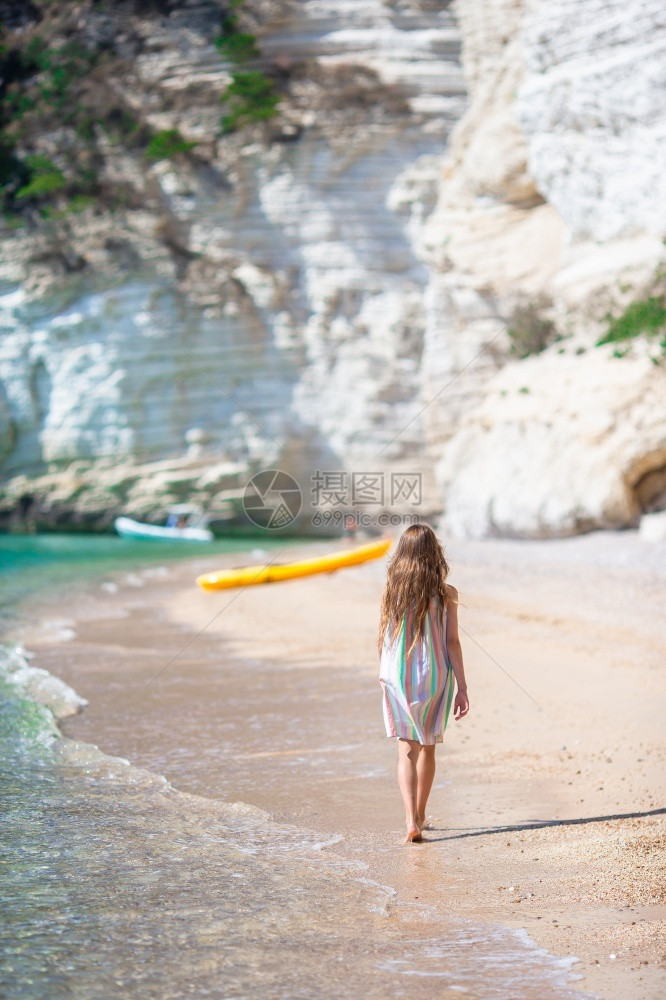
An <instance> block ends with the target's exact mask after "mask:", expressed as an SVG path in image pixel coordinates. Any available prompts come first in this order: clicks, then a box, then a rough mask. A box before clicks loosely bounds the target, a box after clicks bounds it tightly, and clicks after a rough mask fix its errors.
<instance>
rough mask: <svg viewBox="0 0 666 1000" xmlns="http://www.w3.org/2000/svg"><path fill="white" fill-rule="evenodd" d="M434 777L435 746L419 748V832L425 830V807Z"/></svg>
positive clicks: (417, 810) (417, 822) (417, 790)
mask: <svg viewBox="0 0 666 1000" xmlns="http://www.w3.org/2000/svg"><path fill="white" fill-rule="evenodd" d="M434 777H435V744H434V743H433V744H432V745H426V746H422V747H421V752H420V754H419V757H418V760H417V762H416V816H415V819H416V824H417V826H418V828H419V830H423V829H425V824H426V806H427V804H428V796H429V795H430V789H431V788H432V783H433V779H434Z"/></svg>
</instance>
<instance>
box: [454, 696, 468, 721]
mask: <svg viewBox="0 0 666 1000" xmlns="http://www.w3.org/2000/svg"><path fill="white" fill-rule="evenodd" d="M468 712H469V698H468V697H467V691H466V690H464V691H461V690H460V689H458V691H457V692H456V700H455V702H454V703H453V718H454V719H456V721H457V720H458V719H462V718H463V716H465V715H467V713H468Z"/></svg>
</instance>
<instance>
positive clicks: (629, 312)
mask: <svg viewBox="0 0 666 1000" xmlns="http://www.w3.org/2000/svg"><path fill="white" fill-rule="evenodd" d="M604 318H605V319H606V321H607V322H608V329H607V331H606V333H605V334H604V335H603V337H601V338H600V339H599V340H598V341H597V347H601V345H602V344H615V343H618V342H619V341H623V340H633V338H634V337H638V336H639V335H640V334H642V333H644V334H647V336H648V337H652V336H654V335H655V334H657V333H661V332H662V331H663V332H664V334H665V335H666V296H664V295H650V296H648V298H646V299H642V300H641V301H639V302H631V303H630V304H629V305H628V306H627V308H626V309H625V310H624V312H623V313H621V314H620V315H619V316H618V317H617V318H615V319H613V318H612V317H611V316H610V314H607V315H606V316H605V317H604Z"/></svg>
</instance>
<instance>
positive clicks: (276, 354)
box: [0, 0, 666, 536]
mask: <svg viewBox="0 0 666 1000" xmlns="http://www.w3.org/2000/svg"><path fill="white" fill-rule="evenodd" d="M8 6H9V7H10V8H11V7H12V5H8ZM19 6H20V10H21V12H20V13H16V12H14V13H13V14H11V11H10V14H11V16H8V17H7V19H6V24H7V30H6V32H5V36H4V39H3V40H4V44H5V70H4V71H3V72H4V76H5V90H4V95H5V104H7V100H9V102H10V103H9V111H6V112H5V119H6V124H7V134H8V135H9V137H10V141H11V148H10V154H11V157H12V158H13V159H12V162H13V163H14V164H16V163H18V165H19V166H18V167H15V169H14V173H15V175H16V176H15V177H12V174H11V171H5V221H4V224H3V227H4V231H3V250H2V259H1V262H0V281H1V282H2V286H1V291H0V310H1V318H0V324H1V325H2V339H1V341H0V451H1V452H2V457H3V476H4V479H5V482H4V486H3V487H2V490H3V500H2V504H3V508H4V511H5V515H4V516H5V518H7V517H10V516H11V511H13V510H14V509H15V508H16V504H17V503H18V502H19V499H20V497H21V496H23V497H26V496H29V497H34V498H36V500H37V501H38V505H39V512H40V513H39V516H40V518H41V519H42V522H43V523H60V524H72V523H79V524H82V525H89V526H102V525H105V524H108V523H109V521H110V519H111V518H112V516H113V515H114V514H115V513H118V512H120V511H124V512H128V513H131V514H135V515H140V516H149V517H150V516H158V514H159V513H160V511H161V510H162V508H163V505H164V503H165V502H168V501H170V500H174V501H175V500H179V499H183V498H185V497H195V496H196V497H199V498H201V499H202V500H204V501H205V502H207V503H213V505H214V504H215V498H216V497H218V496H219V495H220V492H221V491H222V492H224V491H225V490H227V489H228V488H230V487H237V486H238V485H239V484H242V483H243V482H244V481H245V480H246V479H247V477H248V475H249V474H251V473H252V472H254V471H256V470H258V469H261V468H271V467H273V468H276V467H277V468H281V469H285V470H286V471H288V472H290V473H292V474H293V475H295V476H296V478H297V479H298V480H299V482H300V483H301V486H302V488H303V491H304V493H305V494H306V496H307V495H308V494H309V492H310V489H311V481H312V476H313V474H314V472H315V470H317V469H319V470H347V472H349V473H351V472H354V471H355V472H357V473H361V472H364V471H367V472H385V473H387V474H388V473H390V472H395V471H400V470H402V471H407V472H420V473H422V476H423V487H424V490H423V499H422V503H421V505H420V508H419V512H420V513H421V514H422V515H427V516H429V517H433V516H438V515H441V516H442V519H443V520H442V526H443V528H445V529H446V530H448V531H451V532H455V533H456V534H471V535H476V536H479V535H484V534H492V533H510V534H518V535H520V534H524V535H537V536H538V535H548V534H567V533H571V532H575V531H580V530H586V529H589V528H592V527H595V526H611V527H623V526H627V525H631V524H634V523H636V521H637V519H638V517H639V516H640V514H641V512H642V511H645V510H655V509H658V508H661V507H665V506H666V421H665V419H664V417H665V412H666V372H665V365H664V362H663V354H664V349H663V346H662V343H661V341H660V337H663V336H664V330H663V316H662V314H661V313H660V312H659V310H660V308H661V309H662V312H664V315H666V311H665V310H664V291H665V289H664V284H663V280H664V279H663V274H662V271H661V270H660V265H661V264H662V262H663V259H664V246H663V237H664V234H665V233H666V214H665V212H666V209H665V206H666V198H664V193H665V192H664V191H663V186H664V183H665V182H664V177H666V171H665V170H664V167H665V166H666V164H665V163H664V157H665V151H666V119H665V118H664V113H663V107H662V105H663V101H661V100H660V92H661V93H662V94H663V85H664V76H665V75H666V74H665V70H664V67H665V66H666V60H665V59H664V54H665V52H664V50H665V48H666V25H665V24H664V14H663V9H662V6H661V4H660V3H657V2H656V0H652V2H650V0H646V2H641V3H638V2H635V3H629V4H626V3H625V4H620V3H619V2H618V3H608V2H606V3H603V4H602V3H601V2H599V3H587V2H585V3H583V2H582V0H559V2H557V3H545V2H542V0H539V2H536V0H531V2H527V0H524V2H508V0H502V2H500V0H483V2H479V0H469V2H465V0H459V2H458V3H456V4H454V5H449V4H446V3H436V2H430V0H395V2H383V0H355V2H354V3H347V2H344V0H298V2H297V0H280V2H277V0H276V2H272V3H263V2H260V0H246V2H245V3H244V4H242V5H241V6H240V7H238V6H236V7H235V8H234V9H233V11H232V12H231V14H230V11H229V9H227V8H226V7H225V5H224V4H218V3H214V2H197V3H184V2H183V3H179V2H166V0H165V2H160V3H157V2H155V3H154V4H148V5H146V4H133V3H130V2H117V3H106V4H104V5H101V4H95V3H89V4H76V5H75V4H62V5H58V7H59V9H58V11H57V13H55V14H54V13H52V12H51V11H50V9H49V8H50V6H51V5H46V4H44V5H40V4H34V5H32V7H31V8H29V9H28V8H26V7H25V6H24V5H19ZM230 16H231V17H232V18H233V21H230V20H229V18H230ZM43 37H48V38H49V43H48V44H49V48H48V50H44V49H43V48H42V49H40V48H39V44H40V43H39V39H41V38H43ZM35 38H37V39H38V43H35V42H34V41H33V40H34V39H35ZM240 38H242V39H245V41H244V42H243V41H239V39H240ZM248 39H249V41H247V40H248ZM74 42H76V43H77V45H78V46H79V48H77V49H76V50H75V55H74V56H68V58H69V63H68V64H67V65H68V66H70V65H73V66H74V69H70V71H69V72H70V76H71V78H72V79H71V83H70V84H69V86H68V89H67V90H66V92H65V93H64V97H63V98H62V99H61V100H60V104H58V102H57V100H56V99H55V98H54V99H53V102H52V103H51V104H48V100H47V104H48V106H47V107H46V108H45V107H44V106H43V104H44V102H43V101H42V102H41V104H39V105H37V106H36V107H34V108H32V109H31V108H30V106H28V110H27V111H23V110H21V109H22V108H23V107H24V105H25V103H26V101H29V98H30V94H31V88H33V89H34V87H35V86H36V85H39V86H41V87H42V92H47V94H48V93H50V91H45V90H44V80H45V79H46V80H47V82H48V80H51V78H53V79H54V80H56V83H57V81H58V80H59V79H60V78H61V77H58V76H57V74H56V73H55V71H54V69H53V67H54V65H56V68H57V66H58V65H61V63H58V59H60V60H61V61H62V58H63V57H62V53H63V52H67V53H69V51H70V50H69V49H68V48H66V47H67V46H71V45H72V44H73V43H74ZM30 44H32V45H33V49H30V50H28V49H27V46H29V45H30ZM35 44H37V49H36V50H35ZM243 44H244V45H245V46H246V48H247V47H248V46H251V47H252V48H253V51H252V52H251V53H250V61H249V63H247V64H246V65H244V66H243V67H242V68H243V72H246V73H247V72H254V73H255V74H256V75H255V77H254V78H253V79H254V84H255V93H256V92H257V86H258V87H259V91H260V97H261V100H263V101H264V104H263V105H261V108H266V107H268V111H267V113H266V116H265V118H263V117H261V115H263V110H262V111H261V113H258V114H255V115H254V117H253V116H252V115H246V117H245V119H243V118H241V119H239V121H238V122H236V123H235V124H234V123H231V124H230V118H229V110H231V112H232V114H234V113H239V112H242V111H243V110H244V108H245V105H241V104H239V99H238V98H235V99H234V98H233V97H232V87H231V86H230V84H234V83H237V82H238V80H239V65H238V49H239V46H242V45H243ZM234 46H235V51H234ZM33 50H35V51H37V52H38V56H37V57H34V58H35V60H36V62H35V65H34V66H33V67H32V69H29V70H25V71H24V72H23V71H22V72H19V71H18V70H17V69H16V67H17V65H18V66H25V65H28V63H27V62H26V58H27V57H25V56H21V53H24V52H26V51H29V52H32V51H33ZM44 51H46V55H44ZM7 53H9V55H7ZM12 53H13V55H12ZM17 53H18V55H17ZM39 53H41V55H40V54H39ZM59 53H60V55H59ZM81 53H83V54H81ZM19 56H21V58H19ZM21 59H22V60H23V61H22V62H21ZM77 60H78V61H77ZM31 74H32V75H31ZM49 74H50V76H49ZM54 87H55V84H52V89H53V88H54ZM262 87H263V88H264V89H263V90H262V89H261V88H262ZM60 90H61V91H62V90H63V88H62V87H61V88H60ZM21 97H22V99H23V104H21V103H20V99H21ZM56 97H57V94H56ZM221 97H226V101H225V103H224V104H221V102H220V98H221ZM274 98H275V99H276V101H279V103H276V106H275V109H274V110H275V113H273V112H272V110H271V107H270V102H271V100H273V99H274ZM254 99H255V98H253V100H254ZM49 100H50V98H49ZM266 102H267V103H266ZM274 103H275V102H274ZM70 106H71V107H73V108H75V109H77V110H76V113H71V114H69V117H68V113H66V110H67V108H68V107H70ZM253 107H256V108H258V107H259V104H256V102H255V105H253ZM17 108H18V109H19V110H18V111H17V110H16V109H17ZM63 109H65V110H63ZM79 109H83V110H79ZM86 109H87V111H86ZM225 111H226V112H227V117H226V118H224V114H223V113H224V112H225ZM10 112H11V113H10ZM221 119H222V120H221ZM160 144H161V145H160ZM39 157H41V159H39ZM36 158H37V159H36ZM5 159H7V157H5ZM23 164H27V167H26V168H25V169H28V170H31V171H32V173H31V174H30V175H29V176H27V177H26V176H24V177H23V178H22V179H21V178H20V177H19V175H20V171H21V169H24V168H23ZM45 164H48V165H47V166H45ZM49 177H50V178H51V180H50V181H49V180H48V178H49ZM17 178H19V179H18V180H17ZM45 178H46V180H45ZM54 178H55V180H54ZM58 178H60V179H58ZM19 184H22V187H19V186H18V185H19ZM77 185H78V187H77ZM86 185H87V187H86ZM44 188H46V189H47V191H46V192H45V191H44ZM21 192H23V193H22V194H21ZM645 303H648V306H646V305H645ZM650 304H651V305H650ZM646 314H647V315H648V320H649V321H645V318H644V317H645V315H646ZM627 317H628V318H627ZM632 317H633V319H632ZM622 323H624V326H623V325H622ZM660 323H661V325H660ZM618 330H619V331H620V332H619V333H618ZM609 331H610V332H609ZM627 331H628V332H627ZM604 338H605V339H607V340H608V341H609V342H608V343H606V344H603V345H601V346H595V345H596V344H597V342H598V341H599V340H600V339H604ZM350 500H351V497H349V496H347V497H345V501H350ZM349 505H351V504H349ZM384 507H387V508H391V509H392V510H396V511H397V510H405V511H407V510H409V511H412V512H413V510H414V508H413V505H412V504H411V503H408V502H406V501H405V500H404V498H403V501H400V500H399V499H396V500H395V502H394V503H391V502H390V498H389V497H388V496H385V498H384ZM373 509H374V508H373ZM304 510H305V514H304V519H303V522H302V525H301V526H302V528H303V529H304V530H307V527H308V518H309V517H310V514H311V511H310V510H309V508H308V504H307V503H306V505H305V508H304Z"/></svg>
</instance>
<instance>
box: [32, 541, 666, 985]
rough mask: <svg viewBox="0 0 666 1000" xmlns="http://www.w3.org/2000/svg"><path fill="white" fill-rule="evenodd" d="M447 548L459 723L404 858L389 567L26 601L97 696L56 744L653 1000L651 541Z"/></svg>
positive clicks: (150, 573)
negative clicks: (383, 662)
mask: <svg viewBox="0 0 666 1000" xmlns="http://www.w3.org/2000/svg"><path fill="white" fill-rule="evenodd" d="M335 544H336V543H330V542H328V543H325V542H315V543H310V544H303V546H302V547H301V546H299V547H297V548H294V547H293V546H291V547H290V549H289V551H288V552H286V553H285V554H284V556H283V558H284V559H285V560H286V559H291V558H296V557H298V556H299V555H300V554H306V553H316V552H324V551H330V550H331V548H333V547H335ZM447 555H448V557H449V560H450V562H451V564H452V574H451V578H450V579H451V581H452V582H453V583H454V584H455V585H456V586H457V587H458V589H459V591H460V597H461V601H462V605H463V606H462V607H461V609H460V621H461V625H462V628H463V630H464V631H463V633H462V643H463V650H464V654H465V664H466V671H467V675H468V683H469V689H470V700H471V706H472V707H471V711H470V714H469V716H468V717H467V718H466V719H464V720H462V721H461V722H454V721H453V720H451V721H450V723H449V728H448V730H447V733H446V736H445V742H444V745H443V746H442V747H440V748H439V749H438V771H437V776H436V778H435V786H434V790H433V795H432V799H431V807H430V814H431V816H432V818H433V829H432V830H431V831H429V832H428V833H427V835H426V836H427V842H426V843H424V844H423V845H418V846H417V845H413V846H408V847H406V846H403V845H402V844H401V836H402V822H403V817H402V808H401V803H400V797H399V793H398V790H397V785H396V782H395V774H394V771H395V753H396V748H395V745H394V743H393V742H392V741H390V740H387V739H386V738H385V736H384V734H383V726H382V721H381V706H380V693H379V685H378V681H377V665H378V663H377V653H376V647H375V634H376V625H377V608H378V601H379V595H380V593H381V588H382V585H383V580H384V575H385V561H384V560H381V561H378V562H376V563H372V564H367V565H365V566H362V567H357V568H353V569H348V570H345V571H341V572H338V573H336V574H330V575H325V576H321V577H313V578H309V579H305V580H295V581H290V582H285V583H281V584H276V585H273V586H260V587H250V588H246V589H244V590H242V591H236V590H233V591H226V592H220V593H218V594H205V593H203V592H200V591H199V590H198V589H197V588H196V587H195V586H193V577H194V576H195V575H196V574H197V573H199V572H203V571H206V570H210V569H213V568H215V567H217V566H221V565H223V564H224V562H225V561H226V564H227V565H238V564H239V559H238V557H237V556H235V557H228V558H227V559H226V560H220V559H218V560H216V561H215V564H214V565H213V563H211V561H210V560H207V559H205V558H203V557H202V558H201V559H198V560H196V561H195V562H190V563H187V564H178V565H171V566H169V567H166V568H164V569H162V570H160V569H151V570H145V571H143V572H141V573H131V574H115V575H114V576H112V577H109V578H108V579H107V580H106V581H105V582H104V583H101V582H100V583H97V584H95V585H94V586H93V587H91V588H89V589H87V590H86V591H81V592H79V593H78V594H76V593H75V592H72V593H71V594H70V595H69V597H68V599H67V600H66V601H64V600H63V597H62V595H53V596H52V597H50V598H49V599H48V600H44V601H42V602H41V603H40V604H39V605H38V606H33V607H32V608H31V609H30V610H28V609H24V616H25V621H26V624H25V626H24V636H23V638H24V641H25V643H26V645H27V646H28V647H29V648H31V649H32V650H33V651H34V652H35V653H36V659H35V663H38V664H39V665H40V666H44V667H46V668H47V669H49V670H51V671H52V672H53V673H56V674H57V675H58V676H60V677H62V678H63V679H64V680H65V681H67V682H68V683H70V684H72V685H73V686H74V687H75V688H76V690H77V691H78V692H79V693H80V694H81V695H83V696H84V697H86V698H87V699H88V700H89V702H90V705H89V707H88V708H86V710H85V711H84V712H83V713H82V714H81V715H77V716H73V717H71V718H69V719H66V720H64V722H63V723H61V728H62V730H63V732H64V733H65V734H66V735H68V736H72V737H73V738H76V739H83V740H87V741H89V742H92V743H96V744H97V745H99V746H100V748H101V749H102V750H104V751H105V752H107V753H110V754H115V755H120V756H123V757H127V758H129V759H130V760H131V761H132V763H134V764H137V765H139V766H142V767H147V768H149V769H150V770H152V771H155V772H158V773H160V774H164V775H166V777H167V778H168V779H169V781H170V782H171V783H172V784H173V785H174V786H175V787H176V788H177V789H181V790H183V791H186V792H192V793H196V794H198V795H204V796H207V797H209V798H210V797H212V798H220V799H224V800H226V801H242V802H247V803H250V804H252V805H256V806H259V807H261V808H263V809H266V810H268V811H269V812H270V813H271V814H272V815H273V816H274V817H275V818H276V819H278V820H282V821H288V822H289V823H291V824H296V825H299V826H301V827H306V828H308V829H311V830H314V831H317V834H318V835H320V836H321V842H322V844H323V845H324V846H323V850H325V851H329V852H332V853H334V854H336V855H342V856H346V857H348V858H353V859H361V860H363V861H364V862H366V863H367V864H368V865H369V873H370V874H369V877H371V878H372V879H374V880H376V881H377V882H380V883H381V884H384V885H390V886H393V887H395V888H396V889H397V891H398V900H404V901H405V902H414V901H418V902H420V903H423V904H431V905H434V906H436V907H439V908H441V909H442V911H443V912H447V913H454V914H460V915H462V916H465V917H469V918H472V919H474V920H487V921H493V922H496V923H499V924H504V925H506V926H510V927H523V928H525V929H526V930H527V932H528V933H529V935H530V936H531V937H532V938H533V939H534V940H536V941H537V942H538V943H539V944H540V945H543V946H544V947H546V948H548V950H549V951H550V952H552V953H553V954H555V955H570V954H574V955H577V956H578V957H579V958H580V964H579V965H578V966H576V972H578V973H579V974H580V973H582V974H583V975H584V979H583V981H582V982H581V983H580V988H583V989H586V990H589V991H591V992H593V993H597V994H599V995H601V996H603V997H606V998H608V1000H615V998H619V997H622V998H623V1000H625V998H626V1000H655V998H656V997H658V996H660V995H663V994H664V993H665V992H666V972H665V966H664V952H665V951H666V945H665V943H664V928H665V926H666V925H665V921H664V917H665V916H666V908H665V907H664V902H665V899H664V896H665V892H664V850H663V848H664V844H665V843H666V834H665V829H666V826H665V822H664V813H665V808H664V807H665V806H666V795H665V794H664V778H663V775H664V767H663V765H664V748H663V738H662V732H663V719H664V717H665V716H666V712H665V708H666V685H665V683H664V663H665V660H666V657H665V654H666V634H665V632H664V615H663V594H664V585H665V583H666V568H665V566H666V546H663V545H662V546H654V545H647V544H645V543H642V542H641V541H640V540H639V539H638V538H637V536H636V534H635V533H632V532H628V533H623V534H606V533H597V534H595V535H592V536H586V537H584V538H579V539H571V540H562V541H556V542H548V543H536V542H534V543H532V542H530V543H525V542H510V541H497V542H494V541H493V542H484V543H474V544H469V543H464V544H463V543H451V544H450V545H449V546H447ZM277 558H278V559H280V558H281V557H280V556H277ZM251 561H253V560H251ZM28 615H29V620H28V617H27V616H28ZM68 629H69V630H72V631H73V632H74V633H75V635H74V636H72V635H71V633H68V631H67V630H68ZM507 672H508V674H509V675H511V676H510V677H509V676H507ZM146 685H147V686H146ZM611 956H614V957H611Z"/></svg>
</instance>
